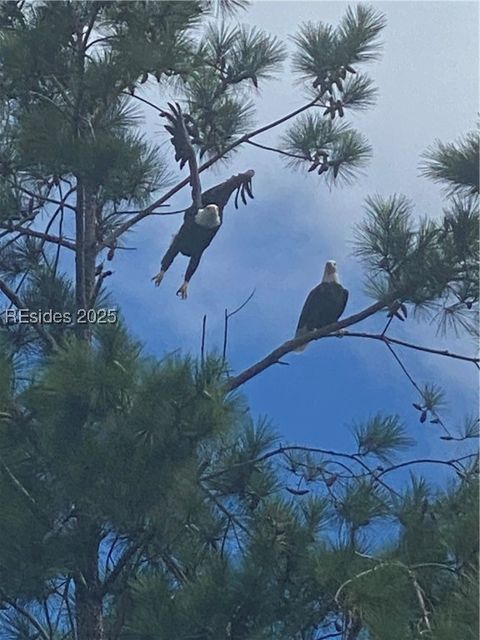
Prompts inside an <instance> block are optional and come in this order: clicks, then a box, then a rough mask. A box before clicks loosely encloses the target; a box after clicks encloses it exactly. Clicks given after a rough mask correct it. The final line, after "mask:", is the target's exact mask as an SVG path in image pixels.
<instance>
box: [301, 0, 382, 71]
mask: <svg viewBox="0 0 480 640" xmlns="http://www.w3.org/2000/svg"><path fill="white" fill-rule="evenodd" d="M384 27H385V19H384V17H383V15H382V14H381V13H379V12H378V11H376V10H375V9H373V8H372V7H369V6H368V5H357V6H356V7H355V8H351V7H348V8H347V10H346V12H345V16H344V17H343V18H342V20H341V21H340V24H339V26H338V27H337V28H336V29H334V28H333V27H331V26H330V25H325V24H322V23H319V24H318V25H315V24H313V23H311V22H308V23H306V24H305V25H303V27H302V28H301V29H300V31H299V33H298V35H297V36H295V38H294V42H295V43H296V44H297V46H298V51H297V52H296V54H295V55H294V58H293V64H294V70H295V71H296V72H297V73H299V74H301V77H303V78H310V77H313V78H314V77H316V76H318V77H323V76H324V74H325V73H326V72H327V71H331V70H333V69H336V68H338V67H342V66H345V65H355V64H357V63H363V62H370V61H371V60H375V59H376V58H378V56H379V51H380V43H379V41H378V36H379V34H380V33H381V31H382V30H383V29H384Z"/></svg>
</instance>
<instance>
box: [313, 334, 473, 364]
mask: <svg viewBox="0 0 480 640" xmlns="http://www.w3.org/2000/svg"><path fill="white" fill-rule="evenodd" d="M325 337H326V338H333V337H338V338H342V337H348V338H367V339H370V340H379V341H380V342H384V343H385V344H398V345H400V346H402V347H406V348H407V349H414V350H416V351H423V352H425V353H433V354H435V355H438V356H444V357H445V358H454V359H456V360H463V361H465V362H472V363H473V364H478V363H479V362H480V358H476V357H474V356H464V355H461V354H459V353H452V352H451V351H448V350H446V349H434V348H432V347H422V346H420V345H418V344H412V343H411V342H405V341H404V340H397V338H391V337H390V336H386V335H385V334H383V333H381V334H375V333H363V332H352V331H342V333H340V334H338V335H337V336H335V334H334V335H329V336H325Z"/></svg>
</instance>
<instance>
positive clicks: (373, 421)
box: [354, 414, 413, 462]
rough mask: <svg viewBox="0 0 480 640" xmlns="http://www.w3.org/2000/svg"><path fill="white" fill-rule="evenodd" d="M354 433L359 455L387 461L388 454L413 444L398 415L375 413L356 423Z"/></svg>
mask: <svg viewBox="0 0 480 640" xmlns="http://www.w3.org/2000/svg"><path fill="white" fill-rule="evenodd" d="M354 434H355V437H356V439H357V442H358V453H359V455H362V456H365V455H369V454H373V455H375V456H376V457H377V458H378V459H379V460H382V461H384V462H388V461H389V459H390V456H391V455H393V454H395V453H396V452H398V451H400V450H402V449H406V448H408V447H410V446H412V445H413V440H412V438H410V437H409V436H407V434H406V431H405V427H404V426H403V425H402V423H401V421H400V418H399V417H398V416H384V415H382V414H377V415H375V416H372V418H370V419H369V420H367V421H366V422H363V423H361V424H359V425H356V426H355V428H354Z"/></svg>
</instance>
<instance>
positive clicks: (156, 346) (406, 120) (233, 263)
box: [108, 1, 478, 457]
mask: <svg viewBox="0 0 480 640" xmlns="http://www.w3.org/2000/svg"><path fill="white" fill-rule="evenodd" d="M346 6H347V4H346V3H343V2H324V1H321V2H320V1H318V2H313V1H312V2H279V1H272V2H267V1H263V2H254V3H253V5H252V7H251V8H250V9H249V10H248V11H247V12H246V13H244V14H241V16H240V21H241V22H242V23H245V24H249V25H256V26H257V27H259V28H262V29H265V30H266V31H268V32H269V33H272V34H275V35H277V36H278V37H279V38H281V39H282V40H283V41H284V42H286V44H289V43H288V35H289V34H293V33H294V32H295V30H296V28H297V25H299V24H300V23H301V22H304V21H306V20H313V21H319V20H322V21H327V22H332V23H334V24H335V23H336V22H337V20H338V19H339V18H340V17H341V15H342V14H343V12H344V10H345V8H346ZM374 6H375V7H376V8H378V9H380V10H381V11H382V12H383V13H384V14H385V15H386V17H387V20H388V27H387V29H386V30H385V32H384V37H383V40H384V43H385V48H384V54H383V57H382V59H381V60H380V61H379V62H377V63H374V64H371V65H368V67H367V66H366V67H365V71H368V72H369V73H370V74H371V75H372V76H373V77H374V79H375V81H376V83H377V86H378V88H379V97H378V102H377V105H376V106H375V107H374V108H373V109H371V110H370V111H368V112H366V113H363V114H360V115H358V116H354V117H350V116H349V120H350V121H351V122H352V123H353V124H354V125H355V126H356V127H357V128H358V129H359V130H360V131H361V132H362V133H364V134H365V135H367V137H368V138H369V140H370V143H371V144H372V146H373V153H374V156H373V159H372V161H371V163H370V164H369V166H368V167H367V169H366V170H365V172H364V175H363V176H362V177H361V178H360V179H359V180H358V181H357V182H356V183H355V184H354V185H353V186H350V187H344V188H340V189H333V190H329V189H328V188H327V187H326V186H325V184H324V183H323V182H322V181H321V179H320V178H318V177H317V176H316V174H308V176H305V175H303V174H300V173H296V172H293V171H292V170H291V169H289V168H288V167H287V166H286V165H285V163H284V162H283V161H282V160H281V159H279V158H277V157H276V156H274V155H271V154H268V153H266V152H265V151H262V150H259V149H254V148H252V147H248V148H246V149H242V150H241V151H240V152H239V153H238V154H237V155H235V156H234V158H233V160H232V162H231V163H230V164H229V165H228V166H222V167H220V168H219V169H215V170H214V171H212V172H210V173H209V172H207V173H206V174H203V175H202V180H203V186H204V188H206V187H209V186H212V185H213V184H216V183H218V182H220V181H221V180H223V179H225V178H227V177H229V176H230V175H232V174H233V173H237V172H238V171H244V170H246V169H249V168H253V169H255V172H256V175H255V178H254V194H255V200H253V201H249V203H248V206H247V207H243V206H240V208H239V210H238V211H236V210H235V209H234V207H233V202H232V203H231V204H230V205H229V206H228V207H227V209H226V211H225V216H224V225H223V227H222V229H221V231H220V233H219V234H218V236H217V237H216V238H215V240H214V242H213V243H212V245H211V246H210V247H209V248H208V250H207V251H206V252H205V254H204V256H203V260H202V263H201V265H200V268H199V269H198V271H197V273H196V274H195V276H194V278H193V279H192V283H191V291H190V297H189V299H188V300H187V301H181V300H179V299H178V298H176V297H175V291H176V289H177V288H178V287H179V285H180V284H181V282H182V279H183V273H184V270H185V268H186V264H187V259H186V258H182V257H180V258H177V260H176V261H175V263H174V265H173V266H172V267H171V269H170V270H169V272H168V274H167V276H166V277H165V280H164V282H163V283H162V285H161V287H160V288H158V289H156V288H154V287H153V284H152V283H151V281H150V279H151V277H152V276H153V275H154V273H156V272H157V271H158V268H159V262H160V259H161V257H162V255H163V253H164V252H165V250H166V248H167V246H168V244H169V242H170V239H171V235H172V234H173V233H174V232H175V231H176V230H177V228H178V226H179V224H180V223H181V218H180V217H179V216H172V217H165V218H162V217H154V218H151V219H149V220H146V221H144V222H143V223H141V225H140V226H139V227H137V230H136V231H135V232H134V233H132V234H131V235H130V236H129V238H128V243H129V245H130V246H132V247H136V251H135V252H131V251H123V252H118V253H117V257H116V261H115V263H114V265H113V268H114V270H115V275H114V277H112V278H110V279H109V281H108V283H109V286H110V287H111V290H112V293H113V296H114V298H115V300H117V301H118V302H119V303H120V305H121V308H122V310H123V313H124V315H125V317H126V319H127V322H128V325H129V326H130V327H131V329H132V330H133V332H134V334H135V335H136V336H137V337H139V338H140V339H141V340H142V341H143V342H144V344H145V347H146V351H147V352H148V353H154V354H157V355H163V354H164V353H165V352H169V351H174V350H176V349H178V348H181V349H182V350H183V351H184V352H188V351H190V352H193V353H198V351H199V348H200V338H201V327H202V318H203V315H204V314H206V315H207V318H208V320H207V328H208V331H207V346H208V347H209V348H210V349H220V348H221V343H222V333H223V314H224V309H225V308H227V309H229V310H232V309H234V308H235V307H237V306H238V305H239V304H241V303H242V302H243V301H244V300H245V299H246V298H247V296H248V295H249V294H250V293H251V291H252V290H253V289H255V291H256V293H255V296H254V298H253V299H252V301H251V302H250V303H249V304H248V306H247V307H246V308H245V309H244V310H243V311H242V312H241V313H240V314H239V315H237V316H235V317H234V318H233V319H232V321H231V326H230V335H229V360H230V364H231V367H232V368H233V370H234V371H237V372H238V371H240V370H242V369H243V368H245V367H246V366H248V365H250V364H252V363H253V362H254V361H256V360H258V359H260V358H261V357H263V356H264V355H266V354H267V353H268V352H269V351H270V350H272V349H273V348H275V347H276V346H278V345H279V344H280V343H282V342H283V341H284V340H286V339H288V338H289V337H291V336H292V334H293V332H294V330H295V325H296V322H297V319H298V315H299V313H300V310H301V307H302V304H303V302H304V300H305V297H306V295H307V293H308V292H309V290H310V289H311V288H312V287H313V286H315V285H316V284H317V283H318V282H319V281H320V279H321V276H322V272H323V266H324V263H325V261H326V260H328V259H335V260H336V261H337V264H338V269H339V273H340V278H341V281H342V283H343V284H344V285H345V286H346V287H347V288H348V289H349V291H350V299H349V303H348V307H347V314H348V315H350V314H351V313H354V312H355V311H358V310H360V309H361V308H363V307H364V306H366V304H368V302H369V301H368V300H367V299H366V298H365V296H364V294H363V292H362V278H363V275H364V274H363V273H362V270H361V267H360V265H359V264H358V262H357V261H356V259H355V258H353V257H352V255H351V253H352V228H353V225H354V224H356V223H358V222H359V221H360V220H361V219H362V215H363V213H362V203H363V201H364V199H365V197H366V196H367V195H369V194H373V193H379V194H381V195H383V196H388V195H390V194H393V193H402V194H405V195H406V196H407V197H409V198H410V199H411V200H412V201H413V202H414V203H415V207H416V209H415V210H416V214H417V215H418V216H422V215H428V216H438V215H441V211H442V207H443V206H444V203H443V198H442V193H441V190H440V188H439V187H438V186H437V185H435V184H432V183H430V182H428V181H426V180H425V179H423V178H421V177H419V170H418V164H419V159H420V155H421V154H422V152H423V151H424V150H425V149H426V148H427V147H428V146H429V145H431V144H432V143H433V142H434V140H435V139H436V138H438V139H441V140H442V141H445V142H447V141H452V140H454V139H456V138H458V137H459V136H461V135H462V134H464V133H465V132H467V131H468V130H470V129H472V128H473V126H474V125H475V121H476V114H477V111H478V97H477V96H478V84H477V82H478V64H477V63H478V53H477V51H478V33H477V23H478V5H477V4H476V3H473V2H386V3H385V2H383V3H382V2H380V3H374ZM290 46H291V45H290V44H289V47H290ZM148 97H149V99H151V100H153V101H154V102H156V103H157V104H159V105H160V106H163V102H162V98H161V96H160V95H158V94H157V93H156V88H155V87H152V88H151V89H148ZM303 102H304V100H303V97H302V88H301V87H299V86H298V85H295V84H294V83H293V78H292V76H291V74H290V72H289V68H288V63H286V65H285V68H284V73H283V74H282V75H281V77H280V78H279V79H277V80H274V81H271V82H269V83H266V84H264V85H263V88H262V91H261V93H260V94H259V95H258V96H257V97H256V104H257V122H258V124H263V123H266V122H270V121H272V120H274V119H275V118H276V117H280V116H282V115H284V114H286V113H288V112H289V111H291V110H293V109H294V108H296V107H298V106H300V105H301V104H303ZM145 115H146V126H147V131H148V134H149V136H151V137H152V139H156V140H160V139H164V134H163V132H162V129H161V122H160V120H159V118H158V116H157V114H156V113H155V112H153V111H148V110H147V111H146V112H145ZM280 133H281V130H278V131H274V132H268V133H267V134H265V135H263V136H261V137H258V138H257V141H258V142H261V143H264V144H267V145H268V144H275V143H276V142H278V139H279V135H280ZM165 148H166V149H168V147H165ZM182 177H183V176H182ZM171 205H172V208H175V209H176V208H180V207H186V206H188V205H189V191H188V190H184V191H182V192H181V193H180V194H179V195H178V196H177V197H175V199H173V200H172V202H171ZM383 324H384V318H375V319H371V320H367V321H366V322H364V323H362V324H361V325H359V326H360V327H361V329H362V330H372V331H374V330H375V329H378V328H382V327H383ZM391 335H392V336H395V337H399V338H403V339H407V340H411V341H412V342H417V343H420V344H425V345H427V346H432V347H441V348H445V347H447V348H449V349H451V350H453V351H458V352H461V353H466V354H471V353H472V352H473V351H474V344H473V342H472V340H471V339H470V338H461V339H456V338H455V337H452V336H451V337H449V338H447V339H443V338H441V337H439V336H436V334H435V328H434V327H432V326H430V325H428V324H426V323H423V324H420V323H418V322H416V321H415V320H412V319H409V320H408V322H406V323H405V324H404V325H403V324H400V323H399V322H397V323H396V324H395V325H394V327H393V329H392V331H391ZM399 354H400V355H401V356H402V358H403V360H404V362H405V364H406V365H407V366H408V369H409V371H410V372H411V374H412V375H413V377H414V378H415V379H416V380H417V381H418V382H419V383H420V384H422V383H424V382H435V383H437V384H439V385H441V386H442V387H444V389H445V391H446V393H447V399H448V405H447V406H446V408H445V411H444V412H443V413H442V416H443V417H444V419H445V422H446V423H447V424H448V425H449V426H451V427H452V428H453V427H454V426H455V425H456V424H457V423H458V422H459V421H460V420H461V417H462V416H463V415H464V414H465V413H473V412H475V411H476V407H477V375H476V371H475V369H474V368H473V365H469V364H466V363H461V362H456V361H453V360H449V359H445V358H439V357H437V356H433V355H429V354H417V353H415V352H412V351H406V350H401V349H399ZM286 361H288V362H289V363H290V366H288V367H286V366H276V367H273V368H271V369H269V370H268V371H266V372H264V373H263V374H262V375H260V376H258V377H257V378H255V379H254V380H252V381H251V382H249V383H248V384H247V385H245V387H244V388H243V392H244V393H245V394H246V396H247V398H248V401H249V403H250V406H251V408H252V410H253V412H254V413H255V414H256V415H267V416H269V417H270V418H271V420H272V423H273V424H274V426H275V427H276V429H277V430H278V432H279V433H280V434H281V438H282V440H283V441H294V442H297V443H305V444H309V445H312V446H321V447H326V448H338V449H339V450H348V449H350V447H351V446H352V445H351V442H352V441H351V436H350V430H349V429H350V426H351V425H352V423H354V422H358V421H361V420H362V419H364V418H366V417H368V416H369V415H372V414H374V413H376V412H378V411H383V412H386V413H399V414H400V415H401V416H402V418H403V419H404V421H405V424H406V425H407V428H408V430H409V431H410V433H411V434H412V435H414V436H415V438H416V439H417V440H418V443H419V444H418V449H417V451H418V452H421V453H422V455H433V456H445V457H450V456H453V455H455V454H456V452H457V450H458V448H457V447H455V445H452V444H451V443H445V442H443V441H441V440H439V437H438V436H439V435H441V433H440V432H439V430H438V427H437V426H436V425H430V424H428V423H426V425H420V424H419V422H418V413H417V411H415V410H414V409H413V408H412V402H413V401H415V400H417V399H418V397H417V395H416V392H415V390H414V389H413V388H412V387H411V385H410V383H409V382H408V380H407V378H406V377H405V375H404V374H403V373H402V371H401V370H400V368H399V366H398V364H397V363H396V362H395V361H394V359H393V358H392V357H391V355H390V354H389V353H388V351H387V349H386V348H385V346H384V345H382V344H377V343H375V342H373V341H366V340H360V339H350V338H344V339H336V338H329V339H327V340H322V341H319V342H317V343H315V344H314V345H311V346H310V347H309V348H308V349H307V351H306V352H305V353H304V354H302V355H289V356H288V357H286Z"/></svg>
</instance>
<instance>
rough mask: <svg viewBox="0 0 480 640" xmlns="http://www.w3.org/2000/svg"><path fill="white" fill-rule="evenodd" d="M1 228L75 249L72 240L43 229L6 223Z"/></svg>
mask: <svg viewBox="0 0 480 640" xmlns="http://www.w3.org/2000/svg"><path fill="white" fill-rule="evenodd" d="M3 228H4V229H5V230H6V231H8V232H12V233H13V232H15V233H18V234H19V235H20V236H30V237H31V238H40V239H41V240H43V241H44V242H50V243H51V244H57V245H60V246H62V247H65V248H66V249H71V250H72V251H75V250H76V245H75V243H74V242H70V241H69V240H65V239H64V238H60V237H59V236H54V235H51V234H50V233H46V232H43V231H35V230H34V229H30V228H27V227H23V226H22V225H8V226H4V227H3Z"/></svg>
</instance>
